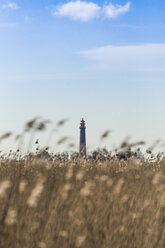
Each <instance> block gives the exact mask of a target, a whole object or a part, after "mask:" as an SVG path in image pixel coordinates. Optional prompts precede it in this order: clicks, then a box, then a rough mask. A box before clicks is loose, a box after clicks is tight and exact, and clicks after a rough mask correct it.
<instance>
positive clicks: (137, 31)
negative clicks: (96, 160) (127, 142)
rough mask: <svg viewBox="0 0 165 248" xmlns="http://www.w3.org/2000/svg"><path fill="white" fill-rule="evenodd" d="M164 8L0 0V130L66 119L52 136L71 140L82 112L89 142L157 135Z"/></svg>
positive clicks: (164, 64) (164, 71)
mask: <svg viewBox="0 0 165 248" xmlns="http://www.w3.org/2000/svg"><path fill="white" fill-rule="evenodd" d="M164 9H165V2H164V1H160V0H144V1H138V0H132V1H125V0H113V1H53V0H40V1H38V0H36V1H31V0H30V1H29V0H23V1H22V0H15V1H6V0H0V110H1V123H0V129H1V133H4V132H5V131H8V130H13V131H15V133H18V132H19V131H20V129H21V128H22V126H23V123H24V122H26V121H27V120H29V119H31V118H33V117H34V116H36V115H41V116H44V117H45V118H49V119H51V120H53V122H56V121H58V120H59V119H62V118H65V117H67V118H70V121H69V122H68V124H66V126H64V127H63V129H62V130H61V133H59V134H57V136H58V135H59V136H60V135H65V134H68V135H70V136H73V139H74V142H75V143H76V144H78V135H79V130H78V126H79V121H80V119H81V117H84V118H85V119H86V122H87V141H88V146H89V147H90V148H91V149H92V148H95V147H96V146H98V145H102V146H104V145H107V147H109V148H111V147H112V146H113V145H114V144H116V145H117V144H118V143H120V141H121V140H122V139H124V137H126V136H128V135H131V136H132V137H133V139H134V140H141V139H145V140H146V141H148V142H149V143H151V142H152V141H153V140H155V139H158V138H161V139H162V140H164V139H165V134H164V124H165V117H164V115H163V112H164V106H165V97H164V92H165V83H164V78H165V15H164ZM106 129H111V130H112V131H113V132H112V134H111V136H110V137H109V139H108V140H107V141H106V142H104V143H102V144H100V143H99V136H100V134H101V133H102V132H104V131H105V130H106ZM57 138H58V137H54V138H53V139H57ZM43 141H44V138H43ZM10 142H11V141H10ZM7 145H8V144H7ZM60 149H61V148H60Z"/></svg>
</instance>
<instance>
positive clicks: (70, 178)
mask: <svg viewBox="0 0 165 248" xmlns="http://www.w3.org/2000/svg"><path fill="white" fill-rule="evenodd" d="M0 218H1V221H0V247H1V248H37V247H38V248H74V247H75V248H76V247H84V248H164V247H165V161H164V160H163V159H162V160H160V159H159V158H158V159H157V160H155V161H154V160H153V161H151V160H144V161H139V160H137V159H135V158H130V159H128V160H127V161H125V160H120V161H119V160H118V159H117V158H115V157H114V158H112V159H110V160H104V161H102V160H100V159H96V160H94V159H89V160H85V159H78V158H72V159H68V158H65V157H61V158H60V156H59V157H57V158H56V159H55V160H54V161H49V160H44V159H36V158H29V159H22V160H18V159H17V160H16V159H2V160H1V165H0Z"/></svg>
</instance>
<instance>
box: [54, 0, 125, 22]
mask: <svg viewBox="0 0 165 248" xmlns="http://www.w3.org/2000/svg"><path fill="white" fill-rule="evenodd" d="M129 10H130V2H128V3H126V4H125V5H124V6H122V5H113V4H112V3H110V4H108V5H104V6H99V5H98V4H96V3H93V2H86V1H81V0H76V1H70V2H68V3H65V4H62V5H60V6H58V7H57V8H56V10H55V11H54V13H53V15H54V16H58V17H68V18H69V19H72V20H80V21H83V22H87V21H89V20H92V19H95V18H98V17H103V18H108V19H110V18H115V17H117V16H119V15H121V14H124V13H126V12H128V11H129Z"/></svg>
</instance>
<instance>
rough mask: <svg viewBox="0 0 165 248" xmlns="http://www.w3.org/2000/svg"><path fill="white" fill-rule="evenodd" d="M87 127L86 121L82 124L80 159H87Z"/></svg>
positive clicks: (82, 121)
mask: <svg viewBox="0 0 165 248" xmlns="http://www.w3.org/2000/svg"><path fill="white" fill-rule="evenodd" d="M85 131H86V126H85V121H84V119H82V120H81V122H80V147H79V155H80V157H86V133H85Z"/></svg>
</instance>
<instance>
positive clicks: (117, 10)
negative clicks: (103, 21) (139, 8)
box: [103, 2, 131, 19]
mask: <svg viewBox="0 0 165 248" xmlns="http://www.w3.org/2000/svg"><path fill="white" fill-rule="evenodd" d="M130 7H131V3H130V2H128V3H126V4H125V5H123V6H122V5H113V4H112V3H110V4H109V5H106V6H105V7H104V9H103V10H104V14H105V17H106V18H110V19H113V18H116V17H117V16H119V15H122V14H125V13H127V12H129V11H130Z"/></svg>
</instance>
